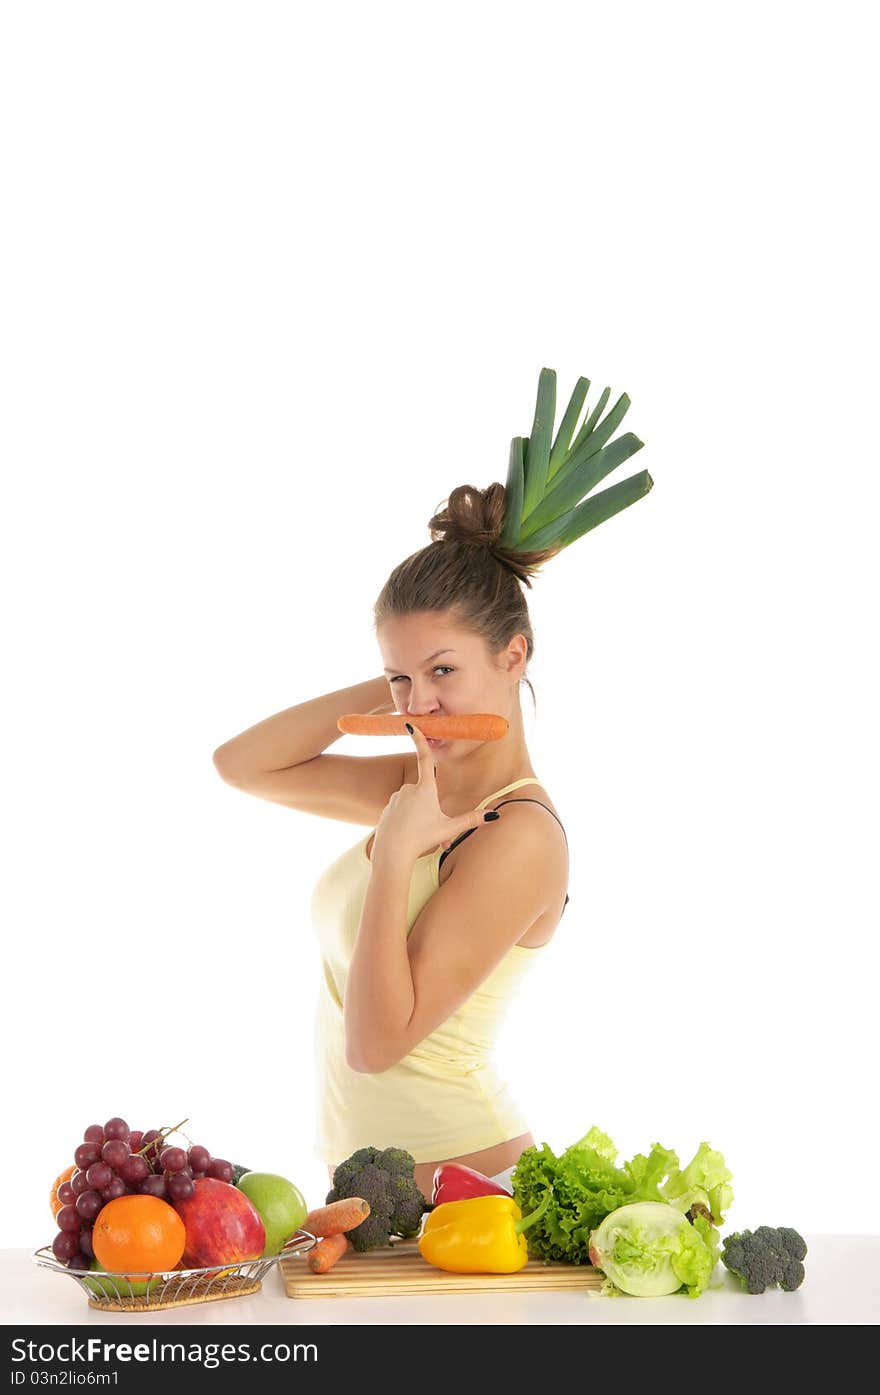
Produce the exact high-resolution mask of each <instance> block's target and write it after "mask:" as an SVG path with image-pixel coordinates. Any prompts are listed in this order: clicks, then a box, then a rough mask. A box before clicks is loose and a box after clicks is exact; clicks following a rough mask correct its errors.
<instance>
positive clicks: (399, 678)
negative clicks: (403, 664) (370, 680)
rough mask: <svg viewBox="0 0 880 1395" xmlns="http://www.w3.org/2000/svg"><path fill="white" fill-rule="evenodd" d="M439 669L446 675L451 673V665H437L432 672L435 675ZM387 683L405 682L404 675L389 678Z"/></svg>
mask: <svg viewBox="0 0 880 1395" xmlns="http://www.w3.org/2000/svg"><path fill="white" fill-rule="evenodd" d="M441 668H445V669H446V671H447V673H452V665H451V664H437V666H436V667H435V669H434V672H435V673H437V672H438V671H439V670H440V669H441ZM388 681H389V682H390V683H400V682H405V681H406V675H405V674H402V673H400V674H398V675H397V677H396V678H390V679H389V680H388Z"/></svg>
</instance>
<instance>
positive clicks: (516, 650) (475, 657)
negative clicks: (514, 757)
mask: <svg viewBox="0 0 880 1395" xmlns="http://www.w3.org/2000/svg"><path fill="white" fill-rule="evenodd" d="M377 638H378V641H379V648H380V650H381V652H382V663H383V667H384V669H385V677H386V678H387V679H388V685H389V687H390V689H391V698H392V701H393V702H394V704H395V707H396V710H397V711H398V712H400V713H401V714H402V715H404V716H407V715H414V716H421V717H424V716H436V717H447V716H454V715H457V714H459V713H462V712H496V713H498V715H499V716H502V717H506V718H507V719H508V720H510V717H511V714H512V711H513V704H514V703H515V701H516V700H517V695H518V684H519V680H520V678H521V677H522V676H523V672H524V669H525V661H526V651H527V643H526V639H525V636H524V635H514V637H513V639H512V640H511V642H510V644H509V646H508V648H507V649H506V650H505V651H504V652H503V653H502V654H500V655H498V656H497V657H496V659H495V663H494V664H493V662H492V659H491V656H490V655H489V653H488V651H487V648H486V643H485V641H484V640H483V639H482V638H481V636H479V635H474V634H470V633H469V632H468V631H466V630H458V629H456V628H455V627H454V626H453V625H451V624H450V623H449V621H448V620H447V619H444V617H443V615H442V614H441V613H436V612H428V613H422V614H416V615H406V616H398V617H395V618H394V619H392V620H386V621H385V622H384V623H383V624H382V625H381V626H380V627H379V628H378V629H377ZM479 745H482V742H479V741H438V742H432V743H431V749H432V750H434V751H436V752H437V754H438V755H441V754H443V753H444V752H445V753H447V754H448V753H449V752H450V751H451V750H452V749H453V748H455V749H456V750H464V749H466V748H467V749H470V748H473V747H475V746H479Z"/></svg>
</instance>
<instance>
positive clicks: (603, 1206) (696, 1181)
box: [512, 1126, 732, 1264]
mask: <svg viewBox="0 0 880 1395" xmlns="http://www.w3.org/2000/svg"><path fill="white" fill-rule="evenodd" d="M707 1147H708V1145H705V1144H704V1145H701V1149H700V1151H699V1152H698V1153H697V1155H696V1157H695V1158H694V1159H693V1161H692V1162H691V1163H690V1164H689V1165H688V1168H686V1169H685V1172H684V1173H682V1171H681V1169H680V1167H679V1160H678V1156H677V1154H676V1153H674V1152H673V1151H672V1150H671V1149H668V1148H664V1147H663V1146H662V1145H661V1144H659V1143H655V1144H653V1145H652V1147H651V1149H650V1152H648V1153H637V1154H636V1155H635V1157H634V1158H632V1159H631V1160H630V1161H629V1162H624V1163H622V1164H620V1165H618V1163H617V1148H616V1146H615V1144H614V1143H613V1142H612V1140H611V1139H610V1138H609V1137H608V1135H607V1134H605V1133H602V1132H601V1130H600V1129H598V1128H596V1127H595V1126H594V1127H593V1128H591V1129H590V1130H589V1131H588V1132H587V1133H585V1134H584V1136H583V1138H580V1139H578V1140H577V1142H576V1143H572V1144H571V1146H570V1147H568V1148H566V1150H565V1151H564V1152H563V1153H562V1154H560V1155H557V1154H556V1153H554V1151H553V1149H552V1148H551V1147H550V1146H549V1145H548V1144H547V1143H544V1144H543V1145H542V1147H540V1148H538V1147H537V1145H533V1146H531V1147H529V1148H526V1149H524V1150H523V1152H522V1153H521V1154H520V1156H519V1160H518V1162H517V1164H516V1167H515V1168H514V1171H513V1176H512V1186H513V1194H514V1198H515V1200H516V1202H517V1204H518V1205H519V1206H520V1207H521V1209H522V1212H523V1214H524V1215H525V1214H526V1212H528V1211H534V1210H537V1208H538V1206H539V1205H540V1203H541V1202H542V1201H543V1199H544V1194H545V1192H546V1191H547V1190H548V1188H552V1190H553V1195H552V1199H551V1201H550V1204H549V1206H548V1207H547V1210H546V1211H545V1213H544V1215H543V1216H542V1217H541V1220H540V1221H538V1222H537V1223H536V1224H535V1225H534V1226H533V1227H532V1228H531V1229H530V1231H529V1233H528V1246H529V1253H530V1254H531V1256H532V1257H533V1258H537V1259H543V1260H544V1261H545V1262H546V1263H551V1262H553V1261H559V1260H561V1261H563V1262H565V1263H568V1264H590V1263H591V1260H590V1236H591V1233H592V1232H593V1230H595V1229H596V1228H597V1227H598V1226H599V1225H600V1224H601V1223H602V1221H603V1220H604V1219H605V1217H606V1216H607V1215H610V1213H611V1212H612V1211H616V1210H617V1208H618V1207H620V1206H624V1205H626V1204H628V1203H634V1202H638V1201H656V1202H663V1203H667V1204H668V1203H669V1202H670V1200H671V1198H670V1197H669V1196H667V1195H665V1191H664V1189H665V1188H666V1187H669V1186H670V1185H672V1184H673V1183H674V1181H675V1179H676V1178H679V1177H685V1178H686V1180H685V1182H684V1183H682V1184H681V1188H680V1190H679V1192H678V1194H677V1196H676V1200H675V1202H674V1207H675V1209H676V1210H678V1211H679V1213H681V1212H683V1211H686V1210H688V1209H689V1207H690V1205H691V1202H690V1201H688V1204H687V1205H684V1204H683V1203H684V1201H685V1200H686V1198H687V1196H688V1193H689V1192H692V1191H697V1192H705V1193H706V1195H707V1197H709V1196H710V1192H709V1191H707V1187H708V1188H709V1189H712V1190H714V1189H716V1188H718V1187H719V1186H723V1185H724V1182H723V1180H722V1177H721V1175H720V1173H721V1171H723V1172H724V1177H725V1179H726V1178H729V1177H730V1173H729V1172H727V1171H726V1169H724V1168H723V1159H722V1158H721V1154H720V1153H716V1154H713V1155H712V1159H713V1160H720V1164H721V1167H720V1170H719V1166H718V1163H717V1161H713V1162H712V1166H711V1167H710V1165H709V1164H710V1159H709V1157H707V1155H706V1153H704V1151H703V1150H704V1149H706V1148H707ZM673 1190H674V1187H673ZM727 1190H728V1191H729V1188H728V1189H727ZM731 1195H732V1193H731ZM720 1200H721V1196H720V1193H719V1194H718V1195H717V1196H716V1197H715V1201H716V1204H717V1203H718V1202H719V1201H720ZM707 1209H711V1205H709V1204H708V1203H707ZM713 1214H714V1213H713Z"/></svg>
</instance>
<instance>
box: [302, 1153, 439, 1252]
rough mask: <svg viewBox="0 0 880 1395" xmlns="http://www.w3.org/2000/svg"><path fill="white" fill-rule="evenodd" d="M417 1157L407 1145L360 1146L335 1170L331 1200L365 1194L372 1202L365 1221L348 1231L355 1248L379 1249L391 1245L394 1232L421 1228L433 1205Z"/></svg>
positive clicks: (328, 1195) (415, 1230)
mask: <svg viewBox="0 0 880 1395" xmlns="http://www.w3.org/2000/svg"><path fill="white" fill-rule="evenodd" d="M414 1168H415V1159H414V1158H413V1156H412V1154H411V1153H407V1151H406V1150H405V1149H404V1148H385V1149H379V1148H358V1150H357V1151H356V1152H355V1153H352V1155H351V1157H350V1158H346V1159H345V1161H344V1162H341V1163H340V1164H339V1166H338V1167H337V1168H336V1169H335V1170H334V1173H333V1186H332V1188H331V1189H330V1191H329V1192H328V1193H327V1198H326V1199H327V1202H328V1204H329V1203H330V1202H331V1201H340V1200H342V1198H343V1197H346V1196H362V1197H363V1198H364V1200H365V1201H368V1202H369V1203H370V1214H369V1216H368V1217H367V1218H366V1220H365V1221H361V1223H360V1225H357V1226H355V1227H354V1229H353V1230H348V1231H346V1234H347V1236H348V1238H349V1240H350V1241H351V1244H352V1248H353V1249H355V1250H361V1251H363V1250H375V1249H377V1248H379V1247H380V1246H385V1245H390V1243H391V1236H392V1235H399V1236H409V1235H415V1234H416V1233H417V1232H418V1229H419V1226H420V1224H421V1218H422V1214H423V1212H424V1211H427V1210H428V1209H429V1206H428V1203H427V1202H426V1200H425V1198H424V1195H423V1194H422V1191H421V1189H420V1188H419V1187H418V1186H417V1185H416V1181H415V1176H414V1172H413V1169H414Z"/></svg>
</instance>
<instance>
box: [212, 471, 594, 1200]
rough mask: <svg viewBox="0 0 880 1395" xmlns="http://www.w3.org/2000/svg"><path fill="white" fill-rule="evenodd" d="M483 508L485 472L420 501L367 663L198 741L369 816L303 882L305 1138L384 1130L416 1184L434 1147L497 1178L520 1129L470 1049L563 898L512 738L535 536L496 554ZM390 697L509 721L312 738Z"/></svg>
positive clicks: (243, 766)
mask: <svg viewBox="0 0 880 1395" xmlns="http://www.w3.org/2000/svg"><path fill="white" fill-rule="evenodd" d="M503 517H504V489H503V487H502V486H501V485H500V484H493V485H491V486H490V487H489V488H488V489H487V490H485V491H477V490H474V489H472V488H471V487H470V486H462V487H461V488H459V489H457V490H454V491H453V493H452V494H451V495H450V497H449V500H448V508H447V509H446V510H445V511H443V512H442V513H441V514H438V515H435V516H434V518H433V519H432V520H431V523H430V525H429V526H430V528H431V530H432V536H433V538H434V540H433V541H432V542H431V543H430V544H429V545H428V546H427V547H425V548H423V549H422V550H421V551H420V552H417V553H416V554H414V555H413V556H411V557H410V558H408V559H407V560H406V561H405V562H403V563H402V564H401V565H400V566H398V567H397V568H396V569H395V571H394V572H393V573H392V574H391V576H390V577H389V579H388V581H387V582H386V584H385V586H384V588H383V590H382V592H381V594H380V596H379V598H378V600H377V602H376V604H375V607H374V625H375V631H376V636H377V640H378V645H379V649H380V652H381V654H382V660H383V668H384V673H383V676H382V677H380V678H374V679H370V680H368V681H367V682H365V683H360V684H356V685H355V686H353V687H351V688H344V689H341V690H339V691H337V692H333V693H328V694H325V695H324V696H323V697H318V698H315V699H313V700H311V701H309V702H304V703H301V704H300V705H298V706H296V707H292V708H289V709H287V710H286V711H284V712H281V713H278V714H277V715H275V716H273V717H269V718H268V719H267V720H266V721H264V722H261V723H259V724H258V725H257V726H255V727H252V728H250V729H249V730H247V731H245V732H243V733H242V734H241V735H240V736H238V737H235V738H234V739H233V740H232V741H230V742H227V743H226V745H224V746H221V747H220V748H218V750H217V751H216V752H215V753H214V761H215V764H216V766H217V769H218V770H219V772H220V774H221V775H222V776H223V777H224V779H226V780H228V781H229V782H230V783H231V784H233V785H235V786H236V787H238V788H240V789H243V790H245V791H246V792H247V793H250V794H253V795H257V796H259V797H261V798H264V799H272V800H276V801H277V802H279V803H281V804H286V805H288V806H289V807H291V808H295V809H299V810H301V811H303V812H306V813H312V814H320V815H323V816H324V817H326V818H334V819H341V820H344V821H345V822H348V823H361V824H366V825H368V826H369V830H370V831H369V832H368V833H367V834H366V835H365V837H363V838H361V839H360V840H359V841H358V842H357V843H356V844H355V845H354V847H351V848H348V849H347V850H346V851H345V852H344V853H343V854H342V855H341V856H340V857H339V858H337V859H336V860H335V861H334V862H333V863H332V865H331V866H330V867H328V868H327V869H326V871H325V872H324V873H323V874H322V876H321V877H320V878H319V880H318V882H317V885H316V886H315V888H314V892H313V896H312V902H311V911H312V918H313V921H314V925H315V929H316V931H317V935H318V939H319V944H320V947H321V954H322V975H321V981H320V984H319V997H318V1004H317V1012H316V1015H315V1049H316V1064H317V1068H318V1079H317V1091H316V1099H317V1126H318V1137H317V1141H316V1152H317V1154H318V1156H319V1157H321V1158H322V1159H323V1160H324V1161H325V1162H326V1163H327V1167H328V1172H329V1176H330V1178H331V1181H332V1175H333V1170H334V1168H335V1166H336V1165H337V1164H338V1163H339V1162H341V1161H342V1160H343V1159H344V1158H347V1157H348V1156H349V1155H350V1154H351V1153H353V1152H354V1151H355V1149H356V1148H360V1147H364V1146H366V1145H373V1146H375V1147H380V1148H382V1147H388V1146H395V1147H401V1148H406V1149H407V1150H408V1151H409V1152H411V1153H412V1155H413V1157H414V1158H415V1162H416V1167H415V1177H416V1181H417V1183H418V1184H419V1186H420V1187H421V1189H422V1191H423V1192H424V1194H425V1196H426V1197H427V1198H428V1199H429V1200H430V1197H431V1188H432V1182H433V1175H434V1169H435V1168H436V1167H437V1165H438V1164H439V1163H440V1162H442V1161H449V1160H450V1159H454V1160H455V1161H457V1162H462V1163H465V1164H466V1165H468V1166H469V1167H474V1168H476V1169H478V1170H479V1171H480V1172H484V1173H486V1174H487V1175H488V1176H494V1177H500V1178H501V1180H502V1181H504V1182H506V1183H508V1184H509V1180H510V1173H511V1170H512V1168H513V1167H514V1165H515V1164H516V1161H517V1159H518V1157H519V1155H520V1153H521V1152H522V1150H523V1149H524V1148H526V1147H528V1146H529V1145H531V1144H533V1143H534V1142H535V1139H534V1136H533V1134H532V1133H531V1131H530V1128H529V1123H528V1120H527V1119H526V1118H525V1116H524V1114H523V1112H522V1110H521V1109H520V1107H519V1105H518V1104H517V1102H516V1100H515V1098H514V1096H513V1094H512V1093H511V1092H510V1091H509V1089H508V1087H507V1085H506V1083H505V1082H504V1081H503V1079H502V1078H501V1076H500V1075H499V1073H498V1071H497V1070H496V1067H495V1065H494V1062H493V1060H492V1049H493V1045H494V1041H495V1038H496V1036H497V1032H498V1029H499V1027H500V1025H501V1022H502V1020H503V1017H504V1014H505V1010H506V1008H507V1005H508V1002H509V1000H510V998H511V997H512V995H513V994H514V993H515V991H516V990H517V989H518V988H519V985H520V982H521V980H522V979H523V978H524V976H525V975H526V974H527V973H528V970H529V968H530V967H531V965H532V964H533V963H534V962H535V960H536V959H537V958H538V957H539V956H540V955H541V954H542V953H543V952H544V951H545V950H546V948H547V946H548V945H549V943H550V940H551V938H552V936H553V932H554V931H555V929H556V927H557V925H558V923H559V921H560V918H561V916H562V913H563V911H564V909H565V904H566V902H567V900H568V896H567V894H566V887H567V884H568V872H569V863H568V849H567V840H566V838H565V834H564V830H563V828H562V826H561V822H560V820H559V816H558V814H557V812H556V810H555V808H554V805H553V802H552V800H551V798H550V796H549V794H548V792H547V790H546V788H545V787H544V785H543V783H542V782H541V780H540V779H539V778H538V777H537V775H536V774H535V771H534V768H533V766H532V762H531V760H530V758H529V753H528V749H527V747H526V742H525V736H524V733H523V720H522V711H521V708H520V693H519V689H520V684H521V683H528V679H527V677H526V668H527V665H528V662H529V660H530V659H531V657H532V653H533V648H534V640H533V636H532V627H531V622H530V620H529V614H528V608H527V606H526V601H525V596H524V593H523V591H522V589H521V586H520V581H525V583H526V584H527V585H530V582H529V581H528V576H529V573H530V571H533V570H534V569H535V568H536V567H537V566H539V565H540V563H541V562H542V561H544V560H546V557H547V555H550V554H551V553H552V549H547V550H545V552H542V553H517V554H512V555H505V552H504V551H503V550H502V549H500V548H499V546H498V541H497V540H498V537H499V535H500V532H501V528H502V524H503ZM529 686H531V685H529ZM533 696H534V694H533ZM395 711H397V712H399V713H401V714H403V715H405V716H409V717H413V718H418V717H422V716H426V715H431V716H434V715H444V716H445V715H450V716H451V715H455V714H457V713H466V712H494V713H498V714H500V715H501V716H503V717H505V718H506V719H507V721H508V724H509V725H508V729H507V732H506V734H505V736H504V737H503V738H501V739H500V740H493V741H464V740H446V741H441V742H439V743H429V742H428V740H427V739H426V738H425V736H424V735H423V734H422V732H421V731H420V730H419V728H418V726H416V725H415V724H411V725H413V730H412V734H411V737H410V740H411V742H412V749H411V750H410V751H409V752H403V753H401V754H400V755H387V756H374V757H369V756H362V757H358V756H339V755H324V754H322V753H323V752H324V751H325V750H326V748H327V747H328V746H329V745H331V744H332V743H333V742H334V741H336V740H338V738H339V735H340V733H339V730H338V728H337V725H336V723H337V719H338V718H339V717H341V716H342V715H343V714H345V713H351V712H395ZM494 810H497V811H498V812H497V815H496V817H495V820H494V821H492V822H486V819H485V815H486V813H487V812H490V811H494ZM474 835H476V836H474Z"/></svg>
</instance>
